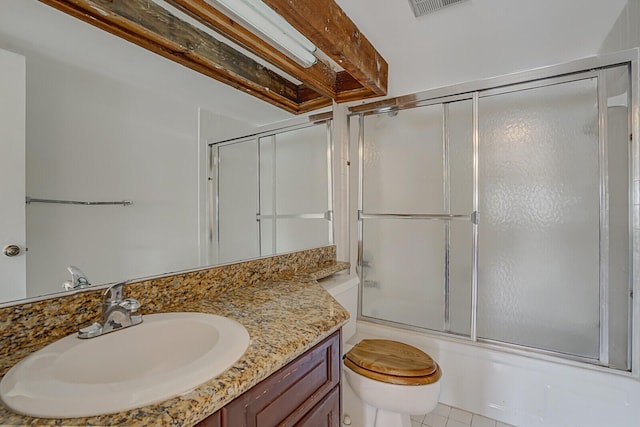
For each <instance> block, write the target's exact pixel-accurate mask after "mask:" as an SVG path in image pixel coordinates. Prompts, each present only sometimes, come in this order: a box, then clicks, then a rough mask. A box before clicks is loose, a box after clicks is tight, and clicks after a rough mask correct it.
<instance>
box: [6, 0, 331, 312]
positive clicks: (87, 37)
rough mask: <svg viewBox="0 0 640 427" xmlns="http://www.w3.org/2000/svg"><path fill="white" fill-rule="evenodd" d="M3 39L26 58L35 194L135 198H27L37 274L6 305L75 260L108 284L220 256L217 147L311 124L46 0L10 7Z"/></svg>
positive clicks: (32, 266)
mask: <svg viewBox="0 0 640 427" xmlns="http://www.w3.org/2000/svg"><path fill="white" fill-rule="evenodd" d="M0 49H1V50H4V51H9V52H14V53H17V54H20V55H23V56H24V57H25V58H26V138H25V140H26V144H25V145H26V147H25V150H26V170H25V172H24V175H26V194H25V195H24V196H25V197H30V198H32V200H35V199H48V200H62V201H79V202H122V201H131V202H132V204H131V205H128V206H123V205H122V204H120V205H118V204H116V205H72V204H61V203H37V202H35V201H32V203H29V204H27V205H26V247H28V252H27V255H26V256H25V254H24V252H23V253H22V254H21V255H20V256H18V257H15V258H16V259H18V258H23V259H25V258H26V273H25V275H26V282H25V283H26V284H25V285H23V288H24V289H22V290H21V292H23V293H22V294H21V295H19V296H17V297H15V296H12V297H9V298H5V299H4V301H7V300H16V299H19V298H24V297H28V298H31V297H37V296H41V295H47V294H50V293H55V292H61V291H62V284H63V282H64V281H67V280H69V279H71V275H70V274H69V272H68V271H67V267H68V266H69V265H75V266H78V267H80V269H82V271H83V272H84V273H85V274H86V276H87V278H88V279H89V281H90V282H91V283H92V284H94V285H96V284H104V283H111V282H116V281H122V280H131V279H133V278H140V277H148V276H155V275H161V274H166V273H169V272H176V271H181V270H186V269H193V268H198V267H203V266H206V265H211V264H212V263H215V261H216V260H217V258H215V256H216V255H215V253H214V251H213V250H212V243H211V240H210V239H208V238H207V236H208V235H211V234H212V227H213V226H212V224H213V221H212V220H211V215H213V214H214V211H213V210H212V209H211V208H210V207H211V205H212V203H211V202H212V200H211V197H212V196H211V194H210V186H208V185H207V182H211V181H210V180H209V181H208V178H212V177H211V173H212V172H213V170H212V169H210V167H209V166H210V163H209V159H210V156H211V155H212V148H209V147H210V144H211V143H212V142H216V141H229V140H231V139H232V138H237V137H239V136H242V135H249V134H252V135H254V134H259V135H264V137H265V138H272V136H267V135H274V134H275V133H277V132H275V131H274V129H281V128H283V127H284V128H286V129H289V126H290V123H294V124H301V123H303V122H305V121H306V122H308V119H304V118H294V116H293V115H291V114H289V113H287V112H284V111H283V110H280V109H278V108H276V107H273V106H271V105H269V104H267V103H264V102H261V101H259V100H257V99H256V98H254V97H251V96H249V95H247V94H245V93H243V92H241V91H238V90H235V89H233V88H231V87H229V86H226V85H224V84H221V83H218V82H216V81H214V80H212V79H210V78H208V77H206V76H203V75H200V74H198V73H196V72H194V71H192V70H190V69H187V68H185V67H182V66H180V65H178V64H176V63H173V62H171V61H168V60H166V59H164V58H162V57H160V56H158V55H155V54H153V53H150V52H148V51H146V50H144V49H142V48H140V47H138V46H135V45H132V44H130V43H128V42H126V41H123V40H121V39H119V38H117V37H115V36H113V35H110V34H108V33H105V32H103V31H101V30H99V29H97V28H94V27H92V26H90V25H88V24H86V23H84V22H81V21H80V20H77V19H74V18H72V17H70V16H67V15H65V14H63V13H61V12H59V11H57V10H55V9H53V8H51V7H49V6H46V5H44V4H41V3H39V2H38V1H36V0H4V1H3V2H1V3H0ZM276 138H277V137H276ZM325 149H326V147H325ZM294 151H295V150H294ZM294 151H292V154H293V153H294ZM289 161H293V162H295V160H292V159H281V160H280V161H279V162H280V164H281V165H283V166H284V165H286V164H287V162H289ZM265 162H266V160H265ZM293 164H295V163H293ZM302 164H303V163H302ZM329 166H330V165H328V171H329V173H330V167H329ZM239 169H240V170H241V168H239ZM232 170H233V168H232ZM235 173H236V174H237V173H238V171H236V172H235ZM16 176H17V178H19V177H20V173H18V174H17V175H16ZM253 182H256V181H253ZM265 182H266V179H265ZM8 184H12V185H13V183H11V182H9V181H8V180H4V182H3V184H2V185H8ZM227 184H228V185H227V187H226V188H227V189H228V190H227V191H228V192H229V193H228V194H235V193H236V192H237V190H236V188H235V185H234V183H233V182H229V183H227ZM305 185H306V184H305ZM323 185H326V181H323ZM263 191H264V190H263ZM309 194H314V193H309ZM318 197H323V198H325V202H326V197H327V196H326V194H324V193H322V194H320V193H319V196H318ZM2 202H3V203H6V201H5V200H2ZM298 213H302V212H298ZM285 214H292V213H285ZM251 215H253V216H254V217H255V215H256V212H252V213H251ZM265 220H266V218H265ZM3 222H6V221H5V220H4V219H3ZM254 222H255V220H254ZM220 226H221V227H224V225H222V224H220ZM2 236H3V235H2V234H1V233H0V237H2ZM327 237H328V241H327V242H326V243H325V244H328V243H330V241H329V238H330V235H327ZM11 243H14V242H5V241H2V242H0V246H2V247H4V246H5V245H8V244H11ZM316 243H317V242H315V241H314V242H313V244H314V245H316V246H318V245H317V244H316ZM300 244H301V245H307V244H309V241H306V242H302V243H300ZM306 248H308V246H305V247H296V246H295V245H294V246H291V245H289V244H287V245H286V249H285V250H286V251H289V250H291V249H296V250H299V249H306ZM276 252H282V250H281V249H279V248H276ZM267 254H270V253H267V252H263V253H259V254H257V255H258V256H260V255H267ZM254 255H256V254H253V253H251V254H242V255H238V256H246V257H253V256H254ZM2 258H5V259H4V260H3V261H7V259H6V257H2ZM212 260H213V261H212ZM233 260H234V261H235V260H238V259H233ZM219 261H220V262H222V261H231V259H226V258H225V259H224V260H222V259H220V260H219ZM6 265H9V264H7V263H6V262H5V263H4V264H0V268H1V269H2V270H0V271H1V273H2V274H1V275H0V280H2V287H3V288H7V287H9V286H13V284H14V283H13V281H12V280H8V279H7V276H6V275H5V274H6V271H5V270H8V267H7V268H5V266H6ZM9 282H11V283H9ZM2 302H3V301H0V303H2Z"/></svg>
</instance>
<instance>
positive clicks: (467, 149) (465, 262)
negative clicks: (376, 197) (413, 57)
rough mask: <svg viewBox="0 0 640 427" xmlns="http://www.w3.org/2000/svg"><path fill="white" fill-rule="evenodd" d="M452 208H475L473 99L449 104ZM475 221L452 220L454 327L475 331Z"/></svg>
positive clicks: (459, 331) (464, 331)
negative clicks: (472, 286)
mask: <svg viewBox="0 0 640 427" xmlns="http://www.w3.org/2000/svg"><path fill="white" fill-rule="evenodd" d="M447 109H448V113H447V135H448V143H449V200H450V212H451V213H453V214H465V215H468V214H470V213H471V211H472V210H473V106H472V102H471V100H466V101H458V102H453V103H450V104H448V105H447ZM472 232H473V229H472V225H471V222H470V221H469V222H460V221H452V222H450V223H449V321H450V331H451V332H453V333H457V334H462V335H467V336H468V335H470V331H471V274H472V268H471V267H472V264H471V260H472V249H473V248H472Z"/></svg>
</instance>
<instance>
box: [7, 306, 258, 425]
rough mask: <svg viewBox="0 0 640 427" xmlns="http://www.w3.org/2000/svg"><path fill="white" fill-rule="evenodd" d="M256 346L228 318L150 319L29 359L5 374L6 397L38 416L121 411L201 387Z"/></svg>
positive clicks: (57, 345)
mask: <svg viewBox="0 0 640 427" xmlns="http://www.w3.org/2000/svg"><path fill="white" fill-rule="evenodd" d="M248 346H249V334H248V333H247V330H246V329H245V328H244V326H242V325H241V324H239V323H238V322H236V321H234V320H231V319H227V318H226V317H221V316H216V315H212V314H203V313H162V314H150V315H146V316H144V320H143V322H142V323H141V324H139V325H136V326H132V327H129V328H126V329H123V330H121V331H116V332H112V333H109V334H105V335H103V336H100V337H96V338H91V339H79V338H77V336H76V335H75V334H74V335H69V336H67V337H65V338H62V339H61V340H59V341H56V342H54V343H52V344H50V345H48V346H46V347H45V348H43V349H41V350H39V351H37V352H35V353H33V354H31V355H29V356H28V357H26V358H25V359H23V360H22V361H20V362H19V363H18V364H16V365H15V366H14V367H13V368H11V370H9V372H8V373H7V374H6V375H5V376H4V378H3V379H2V382H1V383H0V396H1V397H2V400H3V401H4V403H5V404H6V405H7V406H8V407H9V408H11V409H12V410H14V411H16V412H19V413H22V414H25V415H29V416H33V417H45V418H71V417H87V416H92V415H100V414H109V413H114V412H121V411H125V410H128V409H133V408H139V407H141V406H146V405H150V404H153V403H157V402H161V401H163V400H166V399H170V398H172V397H175V396H178V395H180V394H183V393H186V392H188V391H190V390H192V389H194V388H195V387H197V386H198V385H200V384H202V383H204V382H206V381H208V380H209V379H211V378H214V377H216V376H218V375H220V374H221V373H222V372H223V371H225V370H226V369H228V368H229V367H231V365H233V364H234V363H235V362H236V361H237V360H238V359H239V358H240V357H241V356H242V355H243V354H244V352H245V350H246V349H247V347H248Z"/></svg>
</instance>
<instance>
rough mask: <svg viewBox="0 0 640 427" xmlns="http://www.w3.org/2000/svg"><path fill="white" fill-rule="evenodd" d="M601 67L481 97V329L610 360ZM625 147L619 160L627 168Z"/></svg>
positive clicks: (496, 336)
mask: <svg viewBox="0 0 640 427" xmlns="http://www.w3.org/2000/svg"><path fill="white" fill-rule="evenodd" d="M599 78H600V79H601V80H604V79H603V74H601V75H600V76H598V74H597V73H590V74H588V75H585V76H582V78H580V77H578V76H576V77H573V79H572V80H569V79H566V78H565V79H556V80H548V81H544V82H540V83H538V86H536V87H533V86H532V85H529V84H527V85H520V86H512V87H509V88H508V90H504V89H503V90H501V91H495V92H487V93H485V94H483V96H482V97H481V98H480V101H479V133H480V145H479V201H480V209H479V210H480V212H481V221H480V226H479V239H480V245H479V268H478V314H477V316H478V319H477V322H478V323H477V325H478V337H479V338H482V339H487V340H493V341H500V342H506V343H511V344H516V345H520V346H526V347H533V348H538V349H543V350H550V351H554V352H558V353H565V354H569V355H572V356H576V357H581V358H585V359H592V360H601V361H603V362H604V363H606V362H607V360H608V352H607V348H606V345H605V346H604V348H603V346H602V343H603V341H604V337H605V336H606V335H607V331H606V330H602V329H601V325H602V326H603V328H604V329H606V326H607V323H608V322H607V319H608V307H607V305H606V301H607V298H608V274H607V271H608V258H609V257H608V253H609V249H608V246H607V245H608V239H609V221H608V217H609V211H610V209H609V207H610V206H609V201H608V186H607V181H608V175H609V169H608V161H607V160H608V156H609V151H608V148H607V145H606V138H604V135H603V132H606V128H605V129H603V128H602V124H603V120H606V119H604V118H603V117H602V111H604V112H605V114H606V108H607V105H606V104H604V105H602V104H603V101H604V102H606V100H607V98H606V97H604V98H603V97H602V90H603V88H600V91H599V90H598V85H599ZM602 83H603V82H600V84H602ZM611 142H612V144H613V141H611ZM622 147H623V150H624V151H626V142H625V141H624V140H623V142H622ZM618 151H619V150H618ZM618 157H620V156H618ZM622 157H623V160H622V163H621V164H618V165H617V166H616V167H618V168H622V169H623V170H624V171H626V170H627V159H626V156H624V155H623V156H622ZM624 179H625V178H623V180H624ZM623 182H624V181H623ZM623 187H624V188H623V190H625V189H626V188H627V187H626V186H624V185H623ZM623 192H624V193H626V191H623ZM626 208H627V205H626V203H623V206H622V209H621V211H622V212H625V209H626ZM615 211H616V212H618V211H620V208H616V210H615ZM627 221H628V220H627ZM626 226H627V224H623V228H626ZM627 249H628V248H627ZM625 257H626V258H628V252H627V253H625ZM624 286H628V285H627V284H625V283H623V287H624ZM625 318H626V316H625Z"/></svg>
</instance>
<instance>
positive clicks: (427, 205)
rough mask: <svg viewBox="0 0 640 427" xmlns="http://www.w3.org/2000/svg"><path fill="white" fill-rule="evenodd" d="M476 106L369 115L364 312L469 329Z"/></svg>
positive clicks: (364, 195) (459, 104)
mask: <svg viewBox="0 0 640 427" xmlns="http://www.w3.org/2000/svg"><path fill="white" fill-rule="evenodd" d="M471 113H472V111H471V101H470V100H469V99H465V100H460V101H451V102H445V103H442V102H439V103H434V104H432V105H426V106H422V107H417V108H412V109H408V110H401V111H395V112H392V113H383V114H375V115H369V116H367V117H365V118H364V127H363V129H362V130H363V132H364V134H363V140H362V150H363V159H364V160H363V162H362V165H361V167H362V172H361V173H362V177H363V193H362V201H361V204H362V207H361V212H360V220H361V233H362V236H361V239H362V243H363V248H364V249H363V252H362V254H361V276H362V283H363V286H362V298H361V304H362V307H361V308H362V310H361V313H362V315H363V316H365V317H371V318H376V319H383V320H385V321H388V322H393V323H399V324H404V325H409V326H412V327H418V328H423V329H430V330H435V331H446V332H451V333H456V334H462V335H469V333H470V317H469V313H470V311H471V310H470V305H471V256H472V252H471V244H470V242H471V227H472V226H471V222H470V214H471V206H472V138H471V134H472V132H471V129H472V114H471Z"/></svg>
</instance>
